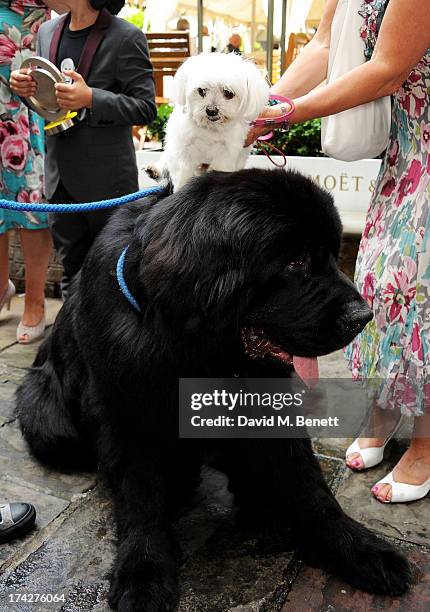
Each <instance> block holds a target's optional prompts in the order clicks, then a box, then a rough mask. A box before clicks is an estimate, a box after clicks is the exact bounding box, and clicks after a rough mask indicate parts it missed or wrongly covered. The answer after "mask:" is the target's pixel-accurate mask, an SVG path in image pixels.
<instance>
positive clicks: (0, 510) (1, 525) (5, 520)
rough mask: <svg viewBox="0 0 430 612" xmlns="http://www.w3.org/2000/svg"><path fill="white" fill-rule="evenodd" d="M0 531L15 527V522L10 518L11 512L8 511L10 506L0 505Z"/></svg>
mask: <svg viewBox="0 0 430 612" xmlns="http://www.w3.org/2000/svg"><path fill="white" fill-rule="evenodd" d="M0 515H1V522H0V529H6V528H7V527H11V526H12V525H15V522H14V520H13V518H12V511H11V509H10V504H1V505H0Z"/></svg>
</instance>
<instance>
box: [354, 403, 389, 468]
mask: <svg viewBox="0 0 430 612" xmlns="http://www.w3.org/2000/svg"><path fill="white" fill-rule="evenodd" d="M399 418H400V414H399V412H398V411H397V410H383V409H382V408H380V407H379V406H378V405H377V404H376V402H375V404H374V406H373V410H372V415H371V418H370V422H369V424H368V427H367V432H366V431H365V432H363V435H362V436H360V437H359V438H358V444H359V446H360V448H376V447H381V446H383V445H384V444H385V441H386V439H387V437H388V436H389V435H390V434H391V433H392V432H393V430H394V429H395V427H396V425H397V423H398V421H399ZM366 433H367V436H369V437H367V436H366ZM370 436H371V437H370ZM375 436H377V437H375ZM346 465H347V466H348V467H349V468H351V469H352V470H358V471H360V470H362V469H363V468H364V464H363V459H362V457H361V455H360V454H359V453H351V455H348V457H347V459H346Z"/></svg>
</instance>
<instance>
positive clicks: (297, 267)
mask: <svg viewBox="0 0 430 612" xmlns="http://www.w3.org/2000/svg"><path fill="white" fill-rule="evenodd" d="M309 263H310V260H309V255H306V254H303V255H300V256H299V257H296V258H295V259H293V260H292V261H289V262H288V264H287V266H286V270H287V271H288V272H299V271H300V272H305V273H306V272H308V270H309Z"/></svg>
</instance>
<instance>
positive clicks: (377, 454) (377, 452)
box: [345, 439, 386, 469]
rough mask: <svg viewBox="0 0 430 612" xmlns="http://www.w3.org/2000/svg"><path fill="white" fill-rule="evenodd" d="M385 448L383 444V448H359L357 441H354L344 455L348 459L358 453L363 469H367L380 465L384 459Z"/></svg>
mask: <svg viewBox="0 0 430 612" xmlns="http://www.w3.org/2000/svg"><path fill="white" fill-rule="evenodd" d="M385 446H386V445H385V444H384V446H371V447H368V448H360V446H359V444H358V439H356V440H354V442H353V443H352V444H351V446H350V447H349V448H347V450H346V453H345V454H346V457H348V456H349V455H352V454H353V453H358V454H359V455H360V456H361V459H362V461H363V467H364V468H365V469H367V468H371V467H374V466H375V465H378V463H381V461H382V459H383V457H384V450H385Z"/></svg>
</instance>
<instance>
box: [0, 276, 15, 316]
mask: <svg viewBox="0 0 430 612" xmlns="http://www.w3.org/2000/svg"><path fill="white" fill-rule="evenodd" d="M15 293H16V289H15V285H14V284H13V282H12V281H11V280H10V279H9V280H8V281H7V289H6V291H5V292H4V294H3V297H2V299H1V300H0V311H2V310H3V307H4V306H6V307H7V309H8V310H10V302H11V300H12V298H13V296H14V295H15Z"/></svg>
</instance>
